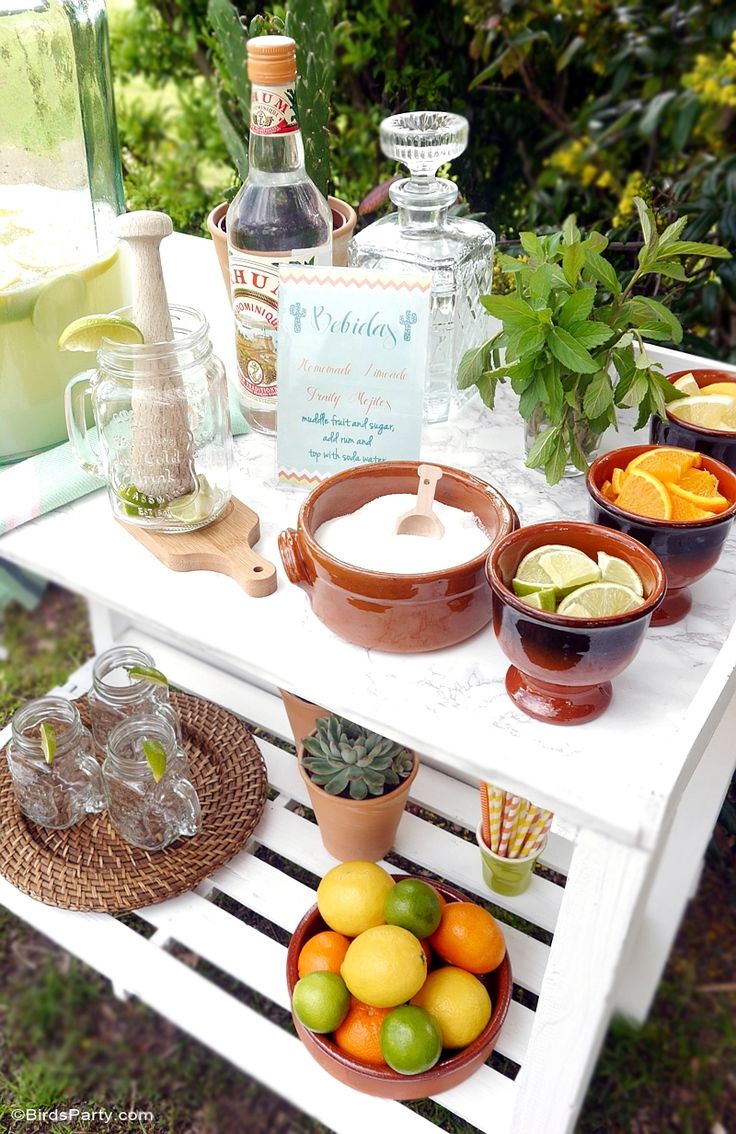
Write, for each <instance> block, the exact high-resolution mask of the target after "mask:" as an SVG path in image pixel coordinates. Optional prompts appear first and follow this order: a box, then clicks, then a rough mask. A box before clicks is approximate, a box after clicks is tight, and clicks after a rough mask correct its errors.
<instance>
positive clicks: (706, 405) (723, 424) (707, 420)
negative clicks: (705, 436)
mask: <svg viewBox="0 0 736 1134" xmlns="http://www.w3.org/2000/svg"><path fill="white" fill-rule="evenodd" d="M668 409H669V411H670V413H671V414H672V416H673V417H677V418H679V419H680V421H686V422H688V423H689V424H691V425H699V426H701V428H703V429H724V430H728V431H729V432H731V431H733V432H736V399H734V398H732V397H730V396H729V395H728V394H703V393H702V392H701V393H700V394H699V395H698V396H697V397H692V398H681V399H680V400H679V401H676V402H670V404H669V406H668Z"/></svg>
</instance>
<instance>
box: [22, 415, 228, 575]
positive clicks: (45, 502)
mask: <svg viewBox="0 0 736 1134" xmlns="http://www.w3.org/2000/svg"><path fill="white" fill-rule="evenodd" d="M230 420H231V423H232V430H233V433H234V434H235V435H238V434H241V433H248V432H249V428H248V425H247V423H246V421H245V418H244V417H243V415H242V413H241V412H240V410H239V409H238V408H237V407H236V406H234V405H233V404H232V399H231V403H230ZM103 484H104V481H102V480H100V479H99V478H98V477H95V476H91V475H90V474H89V473H87V472H85V471H84V470H83V469H82V468H80V466H79V465H78V464H77V461H76V459H75V457H74V454H73V453H72V448H71V445H70V444H69V442H68V441H67V442H65V443H64V444H63V445H58V446H57V447H56V448H55V449H49V450H47V451H46V452H45V453H38V454H37V455H36V456H35V457H27V458H26V460H24V461H19V462H18V463H17V464H15V465H10V466H9V467H8V468H6V469H3V470H2V471H0V535H2V534H3V533H4V532H9V531H12V529H13V528H17V527H19V526H20V525H21V524H25V523H26V521H27V520H34V519H35V518H36V517H37V516H43V515H44V514H45V513H46V512H53V511H54V509H55V508H61V507H62V505H64V504H71V502H72V501H73V500H78V499H79V497H80V496H86V495H87V494H88V493H90V492H95V491H96V490H97V489H98V488H102V487H103ZM1 556H2V545H0V557H1Z"/></svg>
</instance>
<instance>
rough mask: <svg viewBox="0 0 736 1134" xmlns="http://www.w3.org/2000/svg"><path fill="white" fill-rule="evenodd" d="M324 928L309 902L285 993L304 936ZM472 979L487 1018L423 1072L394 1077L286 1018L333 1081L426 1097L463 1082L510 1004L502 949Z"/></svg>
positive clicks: (446, 890)
mask: <svg viewBox="0 0 736 1134" xmlns="http://www.w3.org/2000/svg"><path fill="white" fill-rule="evenodd" d="M392 877H393V878H394V880H395V881H396V882H400V881H401V879H402V878H408V877H410V875H408V874H394V875H392ZM424 881H430V879H424ZM431 884H432V886H434V888H435V889H436V890H437V891H438V892H439V893H440V894H441V895H442V897H443V898H445V900H446V901H448V902H466V901H467V900H468V899H467V898H466V897H465V895H464V894H461V893H460V892H459V891H458V890H455V889H454V888H453V887H452V886H448V885H447V884H446V883H445V882H436V881H435V880H434V879H431ZM327 928H328V926H327V925H326V923H325V922H324V921H323V920H322V918H321V917H320V915H319V911H318V909H317V907H316V906H312V908H311V909H310V910H308V911H307V913H306V914H305V915H304V917H303V918H302V920H301V921H300V922H299V924H298V926H297V927H296V929H295V930H294V933H293V935H292V938H291V941H290V942H289V950H288V953H287V955H286V980H287V983H288V985H289V996H291V995H292V993H293V991H294V985H295V984H296V982H297V980H298V979H299V974H298V971H297V963H298V960H299V954H300V952H301V950H302V946H303V945H305V944H306V942H307V941H308V940H309V938H310V937H314V935H315V933H321V932H322V931H323V930H325V929H327ZM431 967H432V966H430V968H431ZM478 979H479V980H481V981H483V984H484V985H485V986H486V989H487V990H488V995H489V996H490V998H491V1005H492V1011H491V1018H490V1020H489V1021H488V1023H487V1024H486V1026H485V1028H484V1029H483V1031H482V1032H481V1033H480V1035H479V1036H478V1038H477V1039H476V1040H474V1041H473V1042H472V1043H471V1044H468V1046H467V1047H463V1048H461V1049H460V1050H458V1051H447V1050H445V1051H443V1053H442V1055H441V1056H440V1058H439V1062H438V1063H435V1065H434V1067H431V1068H430V1069H429V1071H424V1072H422V1073H421V1074H419V1075H399V1073H398V1072H397V1071H392V1070H391V1068H390V1067H388V1066H387V1067H376V1066H374V1065H372V1064H370V1063H364V1062H363V1061H362V1060H360V1059H355V1058H354V1057H353V1056H350V1055H347V1054H346V1053H345V1052H344V1051H341V1049H340V1048H339V1047H338V1046H337V1044H335V1043H333V1042H332V1040H331V1039H330V1037H329V1036H327V1035H318V1034H317V1033H316V1032H310V1031H309V1029H308V1028H305V1027H304V1025H303V1024H301V1023H300V1022H299V1020H297V1018H296V1016H295V1015H294V1014H293V1012H292V1019H293V1021H294V1026H295V1028H296V1030H297V1034H298V1035H299V1038H300V1040H301V1041H302V1043H303V1044H304V1046H305V1047H306V1048H307V1050H308V1051H309V1053H310V1055H312V1056H313V1057H314V1059H316V1061H317V1063H319V1065H320V1067H322V1068H323V1069H324V1070H325V1071H328V1072H329V1073H330V1075H333V1076H334V1077H335V1078H336V1079H339V1080H340V1082H341V1083H345V1084H346V1085H347V1086H348V1087H354V1088H355V1090H356V1091H364V1092H365V1093H366V1094H369V1095H376V1096H377V1097H378V1098H382V1099H402V1100H406V1099H423V1098H426V1097H427V1096H428V1095H436V1094H438V1093H439V1092H440V1091H449V1090H450V1088H451V1087H457V1086H458V1084H459V1083H462V1082H464V1080H465V1079H467V1078H468V1077H469V1076H470V1075H472V1074H473V1072H474V1071H475V1070H476V1069H477V1068H478V1067H480V1066H481V1064H482V1063H485V1061H486V1059H488V1056H489V1055H490V1054H491V1052H492V1051H493V1048H494V1046H495V1043H496V1040H497V1038H498V1033H499V1032H500V1031H501V1027H502V1026H503V1022H504V1020H505V1019H506V1014H507V1012H508V1010H509V1004H510V1003H511V990H512V986H513V980H512V976H511V964H510V962H509V955H508V952H507V953H506V954H505V955H504V958H503V960H502V961H501V964H500V965H499V966H498V968H497V969H494V971H493V972H492V973H487V974H486V975H485V976H481V977H479V978H478Z"/></svg>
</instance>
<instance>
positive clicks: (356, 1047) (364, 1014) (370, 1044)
mask: <svg viewBox="0 0 736 1134" xmlns="http://www.w3.org/2000/svg"><path fill="white" fill-rule="evenodd" d="M390 1011H391V1009H390V1008H374V1007H373V1005H372V1004H364V1003H363V1001H362V1000H356V998H355V997H354V996H353V997H352V999H351V1002H350V1008H349V1009H348V1014H347V1016H346V1017H345V1019H344V1020H343V1022H342V1023H341V1024H340V1027H339V1028H336V1029H335V1035H334V1039H335V1043H336V1044H337V1046H338V1047H340V1048H342V1050H343V1051H344V1052H345V1054H346V1055H351V1056H352V1057H353V1059H360V1060H362V1062H363V1063H372V1064H373V1065H374V1066H378V1067H383V1066H385V1064H386V1060H385V1059H384V1058H383V1053H382V1051H381V1024H382V1023H383V1021H384V1020H385V1019H386V1017H387V1016H388V1014H389V1012H390Z"/></svg>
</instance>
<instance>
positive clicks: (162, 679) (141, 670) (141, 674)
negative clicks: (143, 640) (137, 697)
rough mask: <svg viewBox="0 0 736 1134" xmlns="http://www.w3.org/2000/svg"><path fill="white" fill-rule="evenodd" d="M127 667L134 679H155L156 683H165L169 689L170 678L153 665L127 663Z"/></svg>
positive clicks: (129, 674)
mask: <svg viewBox="0 0 736 1134" xmlns="http://www.w3.org/2000/svg"><path fill="white" fill-rule="evenodd" d="M125 668H126V669H127V671H128V676H129V677H132V678H133V680H134V681H153V682H154V684H156V685H165V686H166V688H167V689H168V687H169V679H168V678H167V677H166V676H165V675H164V674H163V673H162V672H161V670H160V669H154V667H153V666H152V665H127V666H126V667H125Z"/></svg>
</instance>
